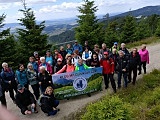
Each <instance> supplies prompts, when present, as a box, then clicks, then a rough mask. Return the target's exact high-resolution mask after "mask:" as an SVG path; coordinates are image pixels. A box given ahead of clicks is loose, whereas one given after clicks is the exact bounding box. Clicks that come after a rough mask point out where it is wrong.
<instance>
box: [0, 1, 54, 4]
mask: <svg viewBox="0 0 160 120" xmlns="http://www.w3.org/2000/svg"><path fill="white" fill-rule="evenodd" d="M14 2H18V3H21V2H22V0H0V3H14ZM25 2H26V3H27V4H42V3H52V2H56V0H25Z"/></svg>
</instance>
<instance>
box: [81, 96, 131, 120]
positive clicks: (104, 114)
mask: <svg viewBox="0 0 160 120" xmlns="http://www.w3.org/2000/svg"><path fill="white" fill-rule="evenodd" d="M130 119H131V107H130V105H129V104H126V103H124V102H122V100H121V99H120V98H118V97H117V96H111V97H109V96H106V97H105V98H104V99H103V100H101V101H99V102H97V103H94V104H90V105H89V106H88V107H87V112H86V113H85V114H84V115H83V116H82V120H130Z"/></svg>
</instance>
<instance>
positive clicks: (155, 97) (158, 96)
mask: <svg viewBox="0 0 160 120" xmlns="http://www.w3.org/2000/svg"><path fill="white" fill-rule="evenodd" d="M146 103H147V106H148V107H152V106H153V105H158V104H159V103H160V87H158V88H156V89H154V91H153V93H152V94H151V95H150V96H149V97H147V99H146Z"/></svg>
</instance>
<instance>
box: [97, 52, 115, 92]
mask: <svg viewBox="0 0 160 120" xmlns="http://www.w3.org/2000/svg"><path fill="white" fill-rule="evenodd" d="M103 55H104V57H103V58H102V59H101V61H100V65H101V66H102V67H103V77H104V83H105V89H108V87H109V80H110V82H111V85H112V88H113V90H114V92H115V93H116V83H115V80H114V78H113V74H114V61H113V59H112V58H110V57H109V53H108V52H104V53H103Z"/></svg>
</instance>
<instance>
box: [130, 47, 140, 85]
mask: <svg viewBox="0 0 160 120" xmlns="http://www.w3.org/2000/svg"><path fill="white" fill-rule="evenodd" d="M140 64H141V59H140V55H139V53H138V52H137V48H134V49H133V51H132V52H131V53H130V56H129V74H128V80H129V81H128V83H130V82H131V79H132V77H131V75H132V72H133V82H132V84H133V85H135V82H136V78H137V68H140Z"/></svg>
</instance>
